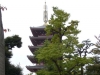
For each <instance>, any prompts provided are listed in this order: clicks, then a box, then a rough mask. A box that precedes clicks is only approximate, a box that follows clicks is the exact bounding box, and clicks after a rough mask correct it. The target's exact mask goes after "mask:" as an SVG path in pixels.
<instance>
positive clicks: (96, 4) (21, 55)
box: [0, 0, 100, 75]
mask: <svg viewBox="0 0 100 75" xmlns="http://www.w3.org/2000/svg"><path fill="white" fill-rule="evenodd" d="M44 2H45V0H0V4H1V5H3V6H6V7H7V9H8V10H7V11H3V12H2V15H3V16H2V17H3V26H4V28H9V29H10V30H11V32H7V33H5V37H7V36H12V35H14V34H17V35H19V36H20V37H22V42H23V46H22V48H20V49H18V48H14V49H13V57H12V59H11V62H12V63H13V64H15V65H17V64H19V63H20V65H21V67H22V68H23V73H24V75H26V74H28V73H30V72H29V71H28V70H27V69H26V67H25V66H26V65H32V63H31V62H30V61H29V60H28V58H27V55H32V53H31V52H30V50H29V49H28V45H32V43H31V41H30V39H29V36H32V34H31V31H30V27H33V26H34V27H37V26H41V25H43V24H44V22H43V6H44ZM46 2H47V6H48V17H49V18H50V16H51V14H52V7H53V6H57V7H59V8H60V9H63V10H65V11H66V12H68V13H70V15H71V16H70V19H69V22H70V20H78V21H80V23H79V27H78V28H79V29H80V30H81V33H80V34H79V40H80V41H82V40H86V39H90V40H91V41H92V42H96V39H95V38H94V35H97V36H98V35H99V31H100V28H99V27H100V0H46Z"/></svg>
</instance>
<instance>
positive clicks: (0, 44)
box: [0, 5, 5, 75]
mask: <svg viewBox="0 0 100 75" xmlns="http://www.w3.org/2000/svg"><path fill="white" fill-rule="evenodd" d="M4 9H5V7H1V5H0V75H5V49H4V31H3V24H2V13H1V10H4Z"/></svg>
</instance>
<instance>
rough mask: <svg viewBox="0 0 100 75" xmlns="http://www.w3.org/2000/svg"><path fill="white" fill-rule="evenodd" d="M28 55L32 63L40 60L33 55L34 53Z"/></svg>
mask: <svg viewBox="0 0 100 75" xmlns="http://www.w3.org/2000/svg"><path fill="white" fill-rule="evenodd" d="M27 57H28V59H29V60H30V61H31V62H32V63H38V60H37V59H36V58H34V56H32V55H30V56H29V55H28V56H27Z"/></svg>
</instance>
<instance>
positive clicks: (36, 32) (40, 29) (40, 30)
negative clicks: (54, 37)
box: [30, 26, 46, 37]
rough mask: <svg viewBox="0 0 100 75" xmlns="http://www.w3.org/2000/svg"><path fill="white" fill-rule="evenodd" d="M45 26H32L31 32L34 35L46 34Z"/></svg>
mask: <svg viewBox="0 0 100 75" xmlns="http://www.w3.org/2000/svg"><path fill="white" fill-rule="evenodd" d="M44 28H45V26H40V27H30V29H31V32H32V34H33V36H34V37H38V36H39V35H42V36H45V34H46V32H45V30H44Z"/></svg>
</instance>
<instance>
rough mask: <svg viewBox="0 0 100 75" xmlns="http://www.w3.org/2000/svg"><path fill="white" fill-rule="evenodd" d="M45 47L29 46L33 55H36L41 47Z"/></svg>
mask: <svg viewBox="0 0 100 75" xmlns="http://www.w3.org/2000/svg"><path fill="white" fill-rule="evenodd" d="M42 46H43V45H40V46H28V47H29V49H30V51H31V52H32V53H34V52H35V51H36V50H37V49H39V48H40V47H42Z"/></svg>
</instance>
